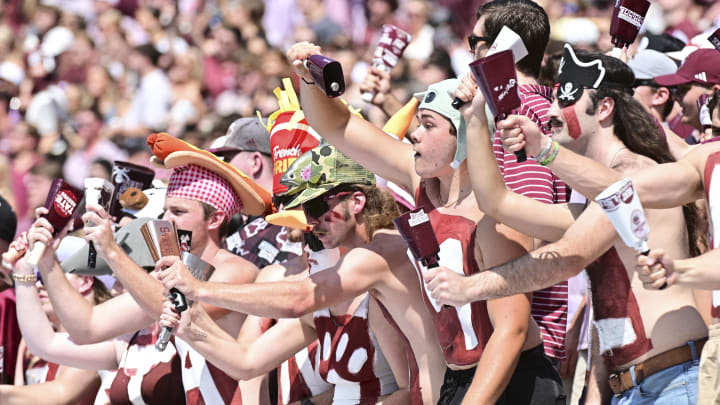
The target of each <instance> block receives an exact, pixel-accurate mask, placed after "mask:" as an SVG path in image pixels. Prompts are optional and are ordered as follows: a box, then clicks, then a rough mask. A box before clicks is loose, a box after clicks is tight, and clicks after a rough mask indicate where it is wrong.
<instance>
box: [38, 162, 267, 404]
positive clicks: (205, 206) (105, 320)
mask: <svg viewBox="0 0 720 405" xmlns="http://www.w3.org/2000/svg"><path fill="white" fill-rule="evenodd" d="M222 164H224V163H222ZM228 167H229V166H228ZM234 176H237V177H234ZM247 181H250V180H248V179H246V178H243V177H241V176H240V174H236V175H233V178H225V177H223V176H221V175H219V174H217V173H215V172H213V171H211V170H208V169H205V168H203V167H200V166H197V165H194V164H190V165H183V166H180V167H177V168H175V169H174V170H173V173H172V175H171V177H170V183H169V186H168V192H167V196H166V200H165V206H166V211H165V214H164V215H163V219H166V220H169V221H172V222H173V223H174V224H175V226H176V228H178V229H184V230H189V231H191V232H192V246H191V251H190V252H191V253H192V254H194V255H196V256H198V257H200V258H201V259H202V260H204V261H206V262H208V263H210V264H211V265H213V266H214V267H215V271H214V273H213V274H212V276H211V278H210V279H211V280H213V281H216V282H229V283H249V282H252V281H253V280H254V278H255V276H256V275H257V268H256V267H255V266H254V265H252V264H251V263H249V262H248V261H246V260H244V259H242V258H240V257H238V256H235V255H233V254H232V253H230V252H228V251H226V250H224V249H222V247H221V246H222V245H221V238H222V236H223V235H221V228H223V227H224V225H225V224H226V223H227V221H228V219H229V218H230V217H232V215H233V214H235V213H236V212H238V211H239V210H240V209H241V207H243V206H245V207H247V206H249V205H250V204H249V201H245V200H243V199H241V197H240V195H247V194H243V193H241V192H239V191H237V190H238V189H237V188H244V187H247V188H248V189H249V188H250V187H249V186H247V185H246V183H245V182H247ZM236 187H237V188H236ZM244 191H245V192H247V190H244ZM265 197H266V198H262V199H263V200H265V201H266V200H269V195H268V196H265ZM246 198H247V197H246ZM255 214H259V212H256V213H255ZM83 220H84V221H85V223H86V224H87V223H92V224H94V226H86V227H85V235H86V239H87V240H90V241H92V242H93V243H94V245H95V248H96V249H97V252H98V254H100V255H101V256H102V257H103V258H104V259H105V261H106V262H107V263H108V265H109V266H110V268H112V269H113V271H114V274H115V276H116V277H117V278H118V280H119V281H120V282H121V283H122V284H123V286H124V287H125V289H126V290H127V291H129V292H128V293H125V294H122V295H120V296H118V297H114V298H113V299H111V300H109V301H106V302H105V303H103V304H101V305H98V306H92V305H90V304H89V303H87V301H85V300H84V299H83V298H82V296H80V295H79V294H78V293H77V292H76V291H75V290H74V289H73V288H72V286H71V285H70V284H69V283H68V282H67V279H66V278H65V275H64V273H63V271H62V269H61V268H60V266H59V264H58V263H57V260H56V258H55V255H54V252H53V251H52V249H47V250H46V252H45V255H44V256H43V258H42V259H41V262H40V264H39V265H38V267H39V269H40V271H41V273H42V277H43V280H44V281H45V283H46V286H47V289H48V293H49V296H50V300H51V301H52V303H53V306H54V308H55V310H56V313H57V314H58V317H59V318H60V320H61V322H62V323H63V325H64V326H65V327H66V328H67V330H68V333H69V334H70V336H72V338H73V339H74V340H75V341H76V342H78V343H83V344H87V343H97V342H101V341H105V340H109V339H111V338H113V337H116V336H121V335H124V334H127V333H130V332H134V331H137V330H141V329H143V328H146V327H148V325H152V324H153V323H154V322H155V321H156V320H158V319H159V317H160V314H161V313H162V305H163V300H164V299H165V290H164V288H163V286H162V284H161V283H159V282H158V281H157V280H156V279H155V278H153V277H152V276H151V275H150V274H148V273H147V272H146V271H145V270H143V269H142V268H140V267H139V266H138V265H137V264H135V263H134V262H133V261H132V260H131V259H130V257H129V256H128V255H127V254H126V253H125V251H124V250H123V249H122V247H120V246H119V245H118V244H117V243H115V241H114V240H113V235H112V230H111V219H110V218H108V215H107V213H106V212H105V211H104V210H103V209H102V208H101V207H99V206H97V205H89V206H88V212H87V213H86V214H84V216H83ZM33 226H34V227H37V228H40V229H38V230H37V232H36V233H35V234H37V235H40V236H42V237H43V242H45V243H52V233H51V232H50V231H51V229H52V228H51V227H50V224H49V223H48V222H47V221H46V220H45V219H44V218H40V219H38V220H37V221H36V222H35V224H33ZM32 243H34V241H31V244H32ZM206 309H207V311H208V313H209V314H210V316H211V317H213V319H215V320H216V321H217V323H218V325H220V327H221V328H222V329H223V330H225V331H226V332H227V333H229V334H231V335H235V336H236V335H237V333H238V331H239V330H240V326H241V325H242V322H243V320H244V319H245V314H240V313H236V312H231V311H228V310H226V309H222V308H217V307H212V306H207V307H206ZM149 338H151V339H156V335H155V334H153V335H151V336H149ZM153 343H154V342H153ZM176 347H177V348H178V351H179V354H180V356H179V357H180V361H181V363H182V364H185V361H186V359H187V356H188V353H189V352H190V350H191V349H190V348H189V347H188V346H187V345H186V344H184V343H182V342H180V341H179V340H176ZM170 348H171V346H170V345H169V346H168V349H170ZM149 349H151V350H154V348H153V347H152V346H150V347H149ZM168 366H169V364H168ZM206 368H209V369H211V368H213V366H212V365H211V364H209V363H205V362H202V361H201V362H200V363H199V364H198V363H197V362H195V363H193V364H192V369H190V368H188V367H184V366H183V367H181V370H182V372H184V373H189V375H188V377H187V378H186V379H185V381H184V385H185V387H184V388H185V390H186V393H187V400H188V402H189V403H194V402H196V401H202V400H205V401H208V400H211V399H210V398H221V401H223V402H224V403H230V402H232V401H234V400H235V399H237V398H239V396H238V395H237V394H238V393H236V392H235V391H236V388H237V381H236V380H234V379H232V378H230V377H229V376H227V375H224V373H222V372H217V373H215V372H213V374H212V376H213V377H210V375H211V374H210V373H208V372H203V373H201V372H197V373H194V372H192V371H193V370H195V371H196V370H203V369H206ZM213 371H217V370H213ZM120 374H121V373H118V375H120ZM196 376H200V377H196ZM203 376H204V377H203ZM139 377H140V378H142V376H139ZM203 398H205V399H203ZM233 398H235V399H233Z"/></svg>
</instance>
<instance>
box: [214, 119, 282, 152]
mask: <svg viewBox="0 0 720 405" xmlns="http://www.w3.org/2000/svg"><path fill="white" fill-rule="evenodd" d="M209 150H210V152H212V153H214V154H216V155H217V154H222V153H227V152H240V151H246V152H255V151H257V152H260V153H264V154H266V155H268V156H270V134H269V133H268V131H267V129H265V127H264V126H263V125H262V123H261V122H260V119H259V118H257V117H252V118H238V119H236V120H235V121H234V122H233V123H232V124H230V127H228V129H227V132H226V133H225V135H223V136H221V137H219V138H217V139H216V140H215V141H214V142H213V143H212V145H210V149H209Z"/></svg>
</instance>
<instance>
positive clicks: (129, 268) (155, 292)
mask: <svg viewBox="0 0 720 405" xmlns="http://www.w3.org/2000/svg"><path fill="white" fill-rule="evenodd" d="M103 253H104V254H103V258H104V259H105V261H106V262H107V263H108V266H110V268H111V269H112V270H113V274H114V275H115V277H116V278H117V279H118V280H119V281H120V283H122V285H123V287H125V290H127V291H128V292H129V293H130V295H132V297H133V298H134V299H135V301H136V302H137V303H138V305H140V307H141V308H142V309H143V311H145V313H147V314H148V315H149V316H150V317H151V318H152V319H153V320H156V321H157V320H159V319H160V314H161V313H162V303H163V299H164V298H165V288H164V287H163V285H162V283H160V282H159V281H158V280H156V279H155V278H153V277H152V276H151V275H150V274H149V273H148V272H147V271H145V270H144V269H142V268H141V267H140V266H138V265H137V264H136V263H135V262H133V261H132V259H130V257H129V256H128V255H127V254H126V253H125V252H124V251H123V250H122V249H121V248H120V246H118V245H117V244H113V245H112V246H111V247H109V248H108V250H107V252H103Z"/></svg>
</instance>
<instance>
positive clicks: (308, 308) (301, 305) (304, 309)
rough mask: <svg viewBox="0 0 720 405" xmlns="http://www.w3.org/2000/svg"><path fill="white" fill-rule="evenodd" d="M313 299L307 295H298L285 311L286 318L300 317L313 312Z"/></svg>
mask: <svg viewBox="0 0 720 405" xmlns="http://www.w3.org/2000/svg"><path fill="white" fill-rule="evenodd" d="M313 307H314V306H313V303H312V300H311V299H308V298H307V297H298V298H296V299H295V300H293V301H292V302H291V303H290V305H289V306H288V308H287V309H286V311H285V314H284V315H285V316H284V318H300V317H302V316H304V315H307V314H309V313H311V312H312V311H313V310H314V308H313Z"/></svg>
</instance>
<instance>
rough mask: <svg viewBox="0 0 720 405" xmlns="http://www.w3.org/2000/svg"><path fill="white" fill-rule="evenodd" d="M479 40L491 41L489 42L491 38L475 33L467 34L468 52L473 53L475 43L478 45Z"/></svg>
mask: <svg viewBox="0 0 720 405" xmlns="http://www.w3.org/2000/svg"><path fill="white" fill-rule="evenodd" d="M480 41H482V42H487V43H491V42H492V38H490V37H481V36H479V35H475V34H470V35H468V45H470V52H473V53H475V49H476V48H477V45H478V43H479V42H480Z"/></svg>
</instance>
